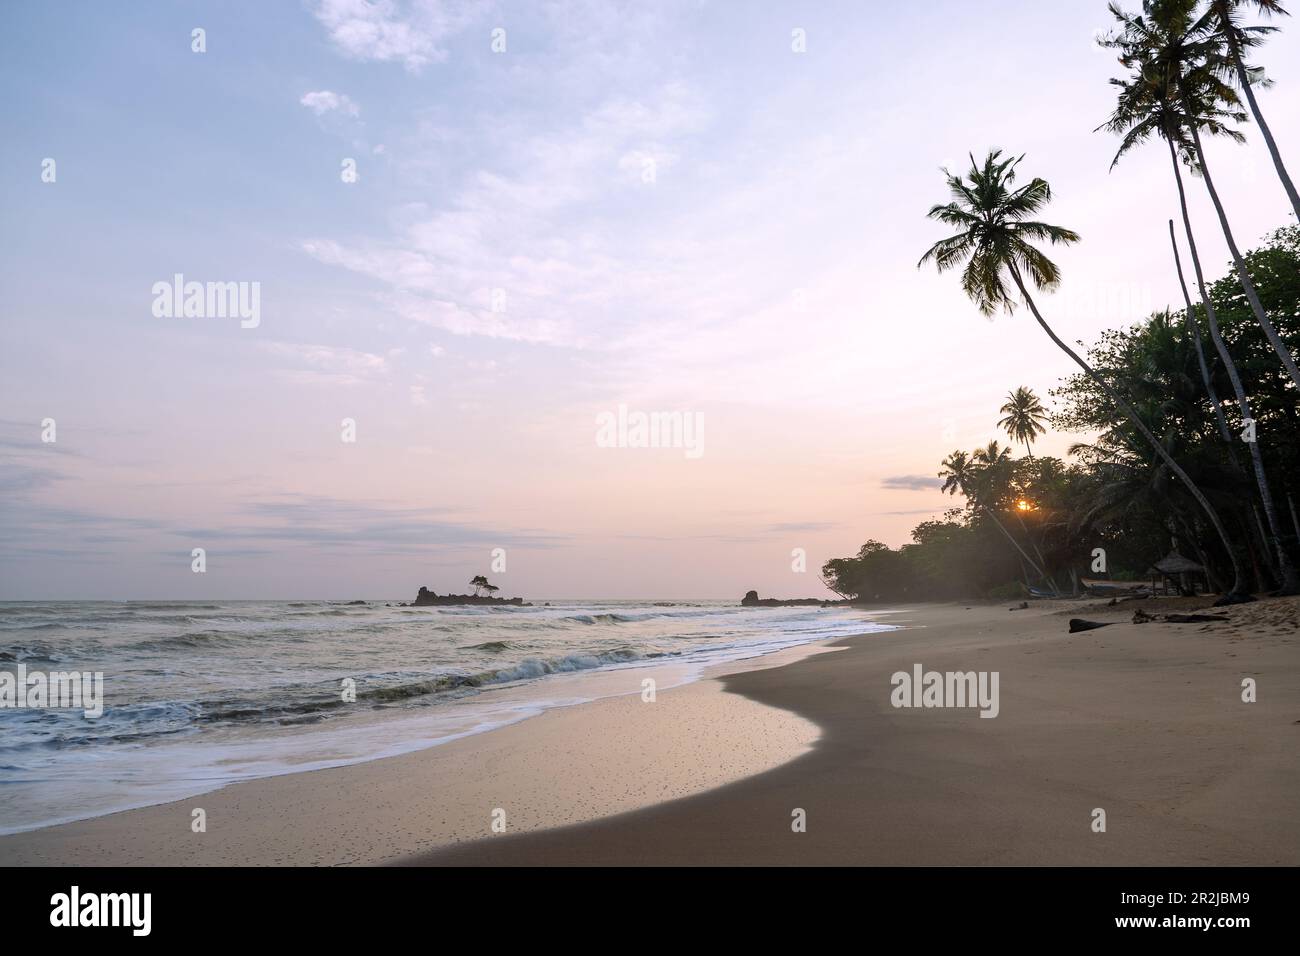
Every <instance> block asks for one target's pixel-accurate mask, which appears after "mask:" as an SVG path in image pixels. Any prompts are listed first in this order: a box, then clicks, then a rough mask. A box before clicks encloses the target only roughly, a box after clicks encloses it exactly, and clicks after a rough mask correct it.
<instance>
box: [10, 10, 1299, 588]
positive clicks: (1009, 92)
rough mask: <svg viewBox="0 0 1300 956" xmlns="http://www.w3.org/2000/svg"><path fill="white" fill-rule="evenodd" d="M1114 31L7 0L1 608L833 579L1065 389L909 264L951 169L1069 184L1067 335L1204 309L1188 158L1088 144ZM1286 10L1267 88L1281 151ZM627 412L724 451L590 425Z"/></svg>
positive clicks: (1055, 354) (1231, 169)
mask: <svg viewBox="0 0 1300 956" xmlns="http://www.w3.org/2000/svg"><path fill="white" fill-rule="evenodd" d="M1134 2H1135V0H1131V2H1130V3H1129V6H1132V5H1134ZM1109 25H1110V24H1109V23H1108V14H1107V12H1106V9H1105V4H1104V3H1102V2H1100V0H1096V2H1094V0H1068V2H1065V0H1058V2H1052V3H1042V2H1037V0H983V2H980V3H970V2H966V0H962V2H956V0H953V2H934V3H928V4H882V3H871V4H865V3H862V2H860V0H855V2H843V3H837V2H824V3H792V2H748V3H744V4H741V3H702V2H676V0H663V2H656V3H653V4H646V3H639V2H638V3H618V2H613V0H605V2H582V0H575V2H567V0H551V2H533V3H512V2H505V0H498V2H491V0H486V2H451V0H375V2H363V0H306V2H297V0H277V2H271V3H254V2H226V3H215V2H205V3H198V2H192V3H161V2H159V3H155V2H140V3H91V2H85V3H45V2H29V0H9V2H6V3H4V4H3V5H0V89H2V90H3V92H4V99H5V102H6V111H5V112H6V124H5V126H6V132H5V135H4V137H2V138H0V207H2V208H3V210H4V215H3V218H2V219H0V244H2V246H0V250H2V252H3V255H0V599H11V600H26V599H105V600H127V599H143V598H177V599H179V598H186V599H189V598H204V597H207V598H213V599H234V598H286V599H290V598H347V599H351V598H396V599H409V598H410V597H413V596H414V594H415V592H416V590H417V589H418V588H419V587H420V586H421V585H425V586H428V587H430V588H431V589H433V590H435V591H437V592H447V591H452V590H458V591H464V590H466V583H467V582H468V579H469V578H470V577H471V576H472V575H474V574H480V573H486V574H487V576H488V577H489V578H490V579H491V580H493V582H494V583H496V584H498V585H499V586H500V587H501V593H502V594H503V595H521V596H524V597H526V598H530V599H533V598H536V599H545V598H566V597H568V598H601V597H604V598H661V599H672V598H738V597H740V596H741V595H742V594H743V593H744V592H745V591H747V590H749V589H751V588H753V589H756V590H758V591H759V592H760V593H761V594H763V595H764V596H768V595H775V596H783V597H785V596H790V597H802V596H823V595H826V594H827V592H826V590H825V588H824V587H823V586H822V584H821V582H820V579H819V574H818V569H819V568H820V567H821V565H822V563H823V562H825V561H826V560H828V559H829V558H832V557H840V556H844V555H848V554H852V553H854V552H856V551H857V549H858V548H859V547H860V546H861V544H862V543H863V542H864V541H865V540H867V539H868V538H875V539H878V540H882V541H885V542H887V543H888V544H890V545H892V546H898V545H901V544H903V543H905V542H906V541H908V540H909V534H910V531H911V529H912V528H913V527H914V526H915V525H916V524H917V523H919V522H920V521H923V520H926V519H927V518H930V517H935V516H938V515H941V514H942V512H943V511H944V509H946V508H948V507H951V506H952V505H953V504H954V500H953V499H952V498H949V497H947V496H945V495H943V494H942V493H941V492H940V490H939V483H938V481H937V479H936V478H935V475H936V474H937V472H938V468H939V462H940V461H941V460H942V459H943V457H944V456H945V455H946V454H947V453H949V452H950V451H952V450H954V449H955V448H966V449H969V448H973V447H975V446H977V445H981V444H984V443H985V442H987V441H988V440H990V439H992V438H996V437H999V433H998V430H997V427H996V422H997V419H998V417H999V415H998V408H999V406H1000V405H1001V404H1002V402H1003V401H1004V398H1005V395H1006V393H1007V392H1008V391H1010V390H1011V389H1013V388H1015V387H1017V386H1020V385H1027V386H1030V387H1032V388H1033V389H1034V390H1035V391H1037V392H1038V394H1039V395H1040V396H1041V397H1043V398H1044V399H1046V398H1047V397H1048V391H1049V389H1051V388H1052V387H1054V386H1055V385H1057V384H1058V382H1059V381H1060V379H1061V378H1062V377H1063V376H1065V375H1067V374H1069V373H1070V372H1071V371H1072V368H1073V367H1072V366H1071V364H1070V362H1069V359H1068V358H1067V357H1065V356H1064V355H1063V354H1062V353H1060V352H1059V351H1057V350H1056V348H1055V347H1054V346H1053V345H1052V344H1051V342H1050V341H1049V340H1048V339H1047V338H1046V336H1044V335H1043V334H1042V333H1041V331H1040V330H1039V329H1038V328H1037V327H1036V325H1034V323H1033V321H1032V319H1031V318H1030V317H1029V316H1028V315H1027V314H1026V313H1024V312H1023V311H1021V312H1018V313H1016V314H1015V315H1013V316H1009V317H1008V316H999V317H997V318H995V319H994V320H991V321H990V320H987V319H985V318H983V317H981V316H980V315H979V314H978V312H977V311H976V310H975V308H974V307H973V306H972V305H971V304H970V303H969V302H968V301H967V300H966V299H965V298H964V297H963V296H962V294H961V291H960V289H959V287H958V283H957V280H956V277H955V276H952V275H944V276H940V275H937V274H935V273H934V272H933V270H929V269H927V270H926V271H921V270H918V269H917V266H916V263H917V260H918V259H919V257H920V256H921V254H922V253H923V252H924V251H925V249H926V248H927V247H928V246H929V245H930V244H931V243H932V242H934V241H935V240H936V239H938V238H941V237H942V236H943V235H944V232H943V228H942V227H941V226H939V225H937V224H935V223H933V222H931V221H929V220H927V219H926V218H925V211H926V210H927V209H928V208H929V206H930V205H932V204H933V203H936V202H940V201H946V198H947V197H946V194H945V192H946V191H945V188H944V184H943V178H942V174H941V172H940V168H941V167H945V166H949V167H953V168H956V167H957V166H958V165H960V164H961V163H962V162H964V161H965V157H966V155H967V154H968V153H969V152H974V153H976V154H982V153H983V152H984V151H986V150H987V149H988V148H990V147H997V148H1002V149H1005V150H1007V151H1008V152H1012V153H1015V154H1020V153H1024V154H1025V159H1024V162H1023V165H1022V167H1021V168H1022V170H1023V171H1024V173H1025V174H1026V175H1028V176H1033V175H1041V176H1043V177H1045V178H1046V179H1048V180H1049V182H1050V183H1051V184H1052V187H1053V190H1054V195H1055V198H1054V201H1053V203H1052V205H1051V207H1049V210H1048V212H1047V214H1046V217H1045V218H1047V219H1049V220H1050V221H1053V222H1056V223H1058V224H1061V225H1066V226H1069V227H1070V228H1073V229H1075V230H1076V231H1077V232H1079V233H1080V234H1081V235H1082V236H1083V241H1082V242H1081V243H1080V244H1078V245H1077V246H1074V247H1072V248H1069V249H1067V250H1058V251H1057V253H1056V254H1055V259H1056V261H1057V262H1058V264H1059V265H1060V266H1061V269H1062V272H1063V275H1064V282H1063V284H1062V286H1061V288H1060V290H1059V291H1058V292H1057V293H1056V294H1055V295H1050V296H1044V297H1043V298H1042V299H1041V300H1040V305H1041V307H1042V309H1043V312H1044V314H1045V316H1046V317H1047V319H1048V320H1049V321H1050V322H1052V323H1053V325H1054V326H1055V327H1056V328H1057V330H1058V331H1059V332H1060V334H1061V335H1062V337H1063V338H1065V339H1067V340H1068V341H1077V340H1084V341H1091V340H1093V339H1095V338H1096V336H1097V334H1098V333H1099V332H1100V331H1101V330H1102V329H1104V328H1108V327H1115V326H1121V325H1125V324H1129V323H1132V322H1136V321H1138V320H1140V319H1141V318H1143V317H1144V316H1145V315H1146V314H1148V313H1149V312H1151V311H1152V310H1153V309H1158V308H1163V307H1165V306H1167V305H1180V304H1181V294H1180V293H1179V291H1178V287H1177V283H1176V277H1175V275H1174V271H1173V268H1172V261H1171V254H1170V250H1169V246H1168V238H1167V225H1166V223H1167V220H1168V218H1169V217H1170V216H1173V215H1177V206H1176V196H1175V193H1174V186H1173V181H1172V176H1171V175H1170V169H1169V165H1168V157H1167V154H1166V153H1165V152H1164V151H1163V149H1162V148H1161V147H1160V146H1159V145H1156V144H1152V145H1149V146H1146V147H1144V148H1142V149H1140V150H1138V151H1137V152H1135V153H1133V154H1131V155H1130V156H1129V157H1126V159H1125V160H1124V162H1123V163H1122V164H1121V165H1120V166H1119V167H1118V168H1117V169H1116V170H1115V171H1114V172H1111V171H1109V165H1110V161H1111V158H1112V156H1113V154H1114V151H1115V148H1116V145H1117V144H1116V141H1115V140H1114V138H1113V137H1111V136H1109V135H1107V134H1105V133H1098V132H1094V128H1095V127H1096V126H1097V125H1098V124H1100V123H1102V122H1103V121H1104V120H1105V119H1106V117H1107V115H1108V112H1109V109H1110V107H1111V104H1112V98H1113V94H1112V92H1111V90H1110V88H1109V87H1108V84H1107V79H1108V78H1109V77H1111V76H1117V75H1120V70H1119V67H1118V65H1117V64H1115V63H1114V60H1113V54H1112V53H1111V52H1109V51H1106V50H1103V49H1101V48H1099V47H1098V46H1097V45H1096V42H1095V37H1096V35H1097V34H1098V33H1099V32H1100V31H1104V30H1105V29H1107V28H1108V27H1109ZM1281 25H1282V26H1283V31H1282V32H1281V33H1280V34H1278V35H1276V36H1274V37H1273V38H1272V39H1271V40H1270V41H1269V43H1268V45H1267V46H1265V47H1264V48H1263V49H1262V50H1261V52H1260V55H1259V57H1258V59H1259V61H1260V62H1261V63H1262V64H1263V65H1264V66H1265V67H1266V68H1267V70H1268V72H1269V74H1270V76H1271V77H1272V78H1273V80H1274V81H1275V85H1274V87H1273V88H1272V89H1270V90H1267V91H1264V92H1261V94H1260V100H1261V105H1262V108H1263V109H1264V111H1265V115H1266V116H1267V117H1268V119H1269V121H1270V123H1271V125H1272V127H1273V130H1274V134H1275V136H1276V138H1277V140H1278V142H1279V144H1280V146H1281V149H1282V151H1283V154H1284V155H1286V156H1289V157H1293V158H1294V161H1293V164H1292V165H1293V166H1300V27H1297V25H1296V24H1295V23H1292V22H1290V21H1289V20H1287V21H1282V24H1281ZM196 30H201V31H202V33H200V34H197V35H196V34H195V32H194V31H196ZM1246 132H1247V135H1248V136H1249V137H1250V143H1249V145H1248V146H1247V147H1236V146H1233V145H1231V144H1223V143H1215V144H1214V145H1213V148H1212V151H1211V153H1210V158H1211V161H1212V162H1213V164H1214V165H1213V171H1214V173H1215V178H1216V183H1217V184H1218V186H1219V188H1220V191H1221V193H1222V194H1223V196H1224V199H1225V202H1226V204H1227V208H1228V210H1229V213H1230V215H1231V217H1232V221H1233V226H1234V229H1235V231H1236V234H1237V236H1238V238H1239V240H1240V241H1241V243H1242V244H1243V245H1245V246H1248V247H1249V246H1253V245H1255V244H1257V243H1258V241H1259V240H1260V239H1261V238H1262V237H1263V236H1264V235H1265V234H1266V233H1267V232H1269V231H1271V230H1272V229H1274V228H1277V227H1278V226H1281V225H1284V224H1286V223H1287V222H1288V221H1292V220H1291V219H1290V218H1289V217H1288V215H1287V213H1288V212H1289V208H1288V206H1287V203H1286V198H1285V195H1284V193H1283V192H1282V189H1281V186H1280V185H1279V184H1278V182H1277V179H1276V178H1275V176H1274V173H1273V170H1272V166H1271V162H1270V160H1269V157H1268V154H1267V152H1266V150H1265V149H1264V148H1263V145H1262V143H1261V142H1260V141H1259V137H1258V135H1257V134H1256V132H1255V131H1254V130H1253V129H1247V131H1246ZM51 160H52V161H53V162H52V163H51V162H50V161H51ZM353 173H355V175H353ZM1190 186H1191V189H1190V195H1191V198H1192V200H1193V207H1192V215H1193V218H1194V222H1195V224H1196V225H1197V229H1198V241H1199V244H1200V246H1201V251H1202V256H1203V258H1204V260H1205V262H1206V264H1207V267H1208V269H1209V272H1210V273H1211V274H1212V275H1216V276H1217V275H1221V274H1223V273H1224V272H1225V271H1226V266H1227V262H1228V253H1227V248H1226V245H1225V244H1224V242H1223V239H1222V235H1221V233H1220V232H1219V230H1218V229H1217V228H1216V223H1215V220H1214V217H1213V210H1212V207H1211V206H1210V205H1209V202H1208V200H1207V198H1206V196H1205V192H1204V189H1203V188H1202V187H1201V185H1200V183H1199V182H1192V183H1191V184H1190ZM178 274H179V275H180V276H182V277H183V280H182V281H184V282H197V283H203V284H206V283H214V284H216V283H247V285H246V286H244V287H243V288H244V289H245V291H246V292H247V293H248V294H249V295H250V296H251V294H252V291H253V290H254V288H255V289H256V291H257V296H258V298H257V310H256V314H255V317H254V313H253V312H252V311H251V309H250V311H248V312H247V313H245V317H244V318H242V319H241V317H240V316H236V315H221V314H213V311H214V310H210V309H206V307H203V308H198V309H196V310H194V311H196V312H198V313H200V314H190V315H186V314H185V310H184V309H180V308H176V309H170V310H169V309H168V304H167V303H165V302H163V303H161V304H160V298H161V297H162V296H161V294H160V292H159V291H158V289H159V287H160V285H161V286H170V285H171V284H172V282H173V277H174V276H176V275H178ZM254 283H255V284H256V286H254V285H253V284H254ZM202 288H203V289H204V290H206V289H207V286H206V285H204V286H202ZM246 301H247V303H248V304H250V305H251V300H246ZM620 407H622V408H623V409H624V414H625V416H626V415H631V416H635V415H637V414H638V413H643V414H665V415H666V414H670V413H680V414H681V416H683V417H682V418H681V420H682V421H684V422H690V423H691V424H693V425H695V426H697V429H698V430H697V431H694V432H692V435H691V441H690V443H689V444H690V447H681V446H682V444H683V443H682V442H678V443H677V445H678V447H633V446H635V445H636V444H637V442H636V440H635V436H634V435H633V436H631V437H629V436H627V435H626V434H625V435H624V436H623V439H622V440H620V438H619V437H618V436H617V434H615V439H614V440H613V441H611V440H609V435H608V434H606V436H605V438H603V439H602V437H601V428H600V425H601V423H602V422H608V421H609V419H610V417H616V416H617V415H618V414H619V410H620ZM602 416H604V417H602ZM50 420H52V424H53V432H52V433H51V431H50V427H49V425H50ZM349 422H350V423H351V425H350V427H349V426H348V425H347V424H346V423H349ZM614 431H615V433H617V430H616V429H615V430H614ZM669 437H671V436H669ZM1079 437H1080V436H1077V435H1070V434H1056V433H1052V434H1049V435H1047V436H1045V437H1044V438H1043V439H1041V440H1040V442H1039V445H1038V449H1037V450H1038V451H1039V452H1040V453H1047V454H1058V455H1062V456H1063V455H1064V454H1065V449H1066V448H1067V447H1068V445H1069V444H1070V443H1071V442H1073V441H1075V440H1078V438H1079ZM49 438H53V439H54V440H52V441H50V440H47V439H49ZM348 438H351V439H353V440H346V439H348ZM1003 440H1005V437H1004V436H1003ZM665 444H672V442H665ZM195 549H202V555H203V561H204V565H203V566H204V571H203V573H196V572H195V570H194V566H195V557H194V551H195ZM495 549H500V551H499V552H498V554H499V555H500V554H502V553H503V554H504V569H501V570H496V569H494V568H493V566H492V555H493V552H494V550H495ZM796 549H799V550H798V551H797V550H796ZM799 553H802V554H803V556H804V557H803V567H804V570H800V569H799V560H798V554H799ZM500 567H501V562H500V559H499V558H498V561H497V568H498V569H499V568H500Z"/></svg>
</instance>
